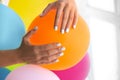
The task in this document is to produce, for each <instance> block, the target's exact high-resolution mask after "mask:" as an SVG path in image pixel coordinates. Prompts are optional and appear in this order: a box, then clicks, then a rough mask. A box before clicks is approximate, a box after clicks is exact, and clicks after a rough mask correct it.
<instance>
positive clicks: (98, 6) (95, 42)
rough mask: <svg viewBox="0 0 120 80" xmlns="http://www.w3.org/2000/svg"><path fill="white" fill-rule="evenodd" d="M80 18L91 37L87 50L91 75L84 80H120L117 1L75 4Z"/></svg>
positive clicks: (91, 0)
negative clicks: (85, 24) (84, 22)
mask: <svg viewBox="0 0 120 80" xmlns="http://www.w3.org/2000/svg"><path fill="white" fill-rule="evenodd" d="M77 1H78V2H77V4H78V9H79V13H80V15H82V16H83V18H84V19H85V20H86V22H87V23H88V25H89V29H90V33H91V40H90V41H91V44H90V48H89V50H88V52H89V55H90V57H91V71H90V74H89V77H88V78H87V79H86V80H120V78H119V73H120V70H119V66H120V65H119V64H118V63H119V56H120V55H119V52H120V51H119V45H120V44H119V43H120V39H119V36H120V35H119V34H120V29H119V25H120V16H119V14H120V1H119V0H77Z"/></svg>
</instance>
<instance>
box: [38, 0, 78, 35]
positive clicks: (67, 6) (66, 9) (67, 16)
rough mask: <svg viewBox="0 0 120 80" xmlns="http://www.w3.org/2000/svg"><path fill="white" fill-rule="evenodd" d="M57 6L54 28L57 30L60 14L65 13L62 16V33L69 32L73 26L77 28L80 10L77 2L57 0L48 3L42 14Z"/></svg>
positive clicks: (73, 0)
mask: <svg viewBox="0 0 120 80" xmlns="http://www.w3.org/2000/svg"><path fill="white" fill-rule="evenodd" d="M53 8H57V12H56V17H55V23H54V29H55V31H57V30H58V23H59V19H60V16H61V15H62V14H63V17H62V24H61V27H60V32H61V34H64V33H65V32H66V33H68V32H69V30H70V28H71V26H72V28H73V29H75V28H76V24H77V21H78V10H77V6H76V3H75V0H57V1H55V2H53V3H50V4H48V6H47V7H46V8H45V9H44V11H43V12H42V14H41V15H40V16H41V17H42V16H45V15H46V14H47V13H48V12H49V11H50V10H51V9H53Z"/></svg>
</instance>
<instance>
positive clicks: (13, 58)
mask: <svg viewBox="0 0 120 80" xmlns="http://www.w3.org/2000/svg"><path fill="white" fill-rule="evenodd" d="M18 54H19V53H18V50H17V49H15V50H4V51H0V67H4V66H8V65H12V64H16V63H20V60H19V58H18Z"/></svg>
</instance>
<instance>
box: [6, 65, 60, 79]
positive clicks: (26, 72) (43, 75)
mask: <svg viewBox="0 0 120 80" xmlns="http://www.w3.org/2000/svg"><path fill="white" fill-rule="evenodd" d="M6 80H60V79H59V78H58V77H57V76H56V75H55V74H54V73H53V72H51V71H49V70H47V69H45V68H42V67H39V66H36V65H25V66H22V67H20V68H17V69H15V70H14V71H12V72H11V73H10V74H9V75H8V76H7V78H6Z"/></svg>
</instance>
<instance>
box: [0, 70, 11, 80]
mask: <svg viewBox="0 0 120 80" xmlns="http://www.w3.org/2000/svg"><path fill="white" fill-rule="evenodd" d="M9 73H10V70H8V69H6V68H0V80H5V78H6V77H7V75H8V74H9Z"/></svg>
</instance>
